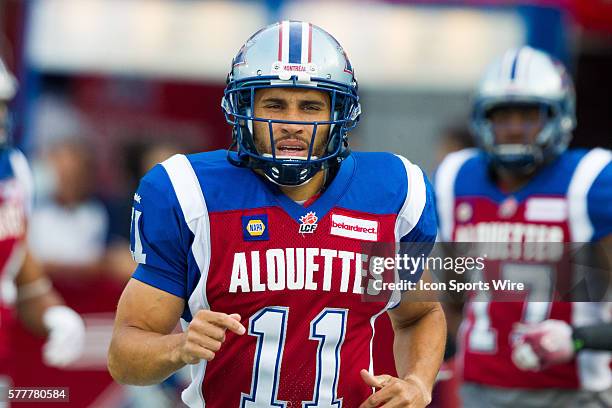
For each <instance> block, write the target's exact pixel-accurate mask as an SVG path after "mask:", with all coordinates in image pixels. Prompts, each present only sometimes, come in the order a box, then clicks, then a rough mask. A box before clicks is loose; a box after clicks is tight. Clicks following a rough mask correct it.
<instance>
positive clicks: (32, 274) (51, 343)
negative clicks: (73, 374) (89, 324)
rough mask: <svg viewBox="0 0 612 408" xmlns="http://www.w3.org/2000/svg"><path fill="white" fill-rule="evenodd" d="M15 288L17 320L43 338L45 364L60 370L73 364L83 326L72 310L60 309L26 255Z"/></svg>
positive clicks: (36, 266)
mask: <svg viewBox="0 0 612 408" xmlns="http://www.w3.org/2000/svg"><path fill="white" fill-rule="evenodd" d="M15 284H16V286H17V304H16V308H17V313H18V315H19V318H20V320H21V321H22V322H23V323H24V324H25V325H26V327H28V328H29V329H30V330H31V331H32V332H34V333H36V334H39V335H47V341H46V342H45V345H44V346H43V359H44V361H45V363H46V364H48V365H50V366H54V367H64V366H66V365H68V364H71V363H72V362H74V361H75V360H77V359H78V358H79V357H80V355H81V351H82V350H83V346H84V343H85V324H84V323H83V320H82V319H81V317H80V316H79V315H78V314H77V313H76V312H75V311H74V310H72V309H70V308H69V307H67V306H65V305H64V303H63V301H62V299H61V298H60V296H59V295H58V294H57V293H56V292H55V291H54V290H53V286H52V285H51V281H50V280H49V278H48V277H47V276H46V275H45V274H44V273H43V271H42V269H41V267H40V265H39V264H38V263H37V262H36V261H35V260H34V259H33V258H32V256H31V255H30V254H29V253H26V257H25V260H24V262H23V264H22V267H21V270H20V271H19V274H18V275H17V277H16V278H15Z"/></svg>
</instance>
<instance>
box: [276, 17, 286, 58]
mask: <svg viewBox="0 0 612 408" xmlns="http://www.w3.org/2000/svg"><path fill="white" fill-rule="evenodd" d="M283 25H285V22H284V21H281V23H280V24H279V25H278V60H279V61H282V60H283Z"/></svg>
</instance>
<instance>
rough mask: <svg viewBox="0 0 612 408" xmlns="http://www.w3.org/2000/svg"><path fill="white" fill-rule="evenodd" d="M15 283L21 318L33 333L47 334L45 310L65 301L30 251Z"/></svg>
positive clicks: (18, 311) (18, 310)
mask: <svg viewBox="0 0 612 408" xmlns="http://www.w3.org/2000/svg"><path fill="white" fill-rule="evenodd" d="M15 285H16V286H17V304H16V306H17V313H18V315H19V319H20V320H21V321H22V323H24V324H25V326H26V327H27V328H28V329H30V330H31V331H32V332H33V333H36V334H38V335H41V336H43V335H46V334H47V328H46V327H45V325H44V323H43V315H44V312H45V310H47V309H48V308H50V307H52V306H59V305H62V304H63V302H62V299H61V298H60V297H59V295H58V294H57V293H56V292H55V290H53V287H52V286H51V282H50V281H49V278H47V277H46V276H45V274H44V273H43V271H42V269H41V267H40V265H39V264H38V263H37V262H36V261H35V260H34V259H33V258H32V256H31V255H30V253H29V252H28V253H26V256H25V260H24V262H23V264H22V266H21V270H20V271H19V274H18V275H17V277H16V278H15Z"/></svg>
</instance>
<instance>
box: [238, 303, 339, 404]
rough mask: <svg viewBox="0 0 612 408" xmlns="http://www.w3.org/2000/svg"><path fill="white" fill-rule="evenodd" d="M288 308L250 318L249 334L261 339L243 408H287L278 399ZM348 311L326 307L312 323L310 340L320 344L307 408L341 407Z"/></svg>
mask: <svg viewBox="0 0 612 408" xmlns="http://www.w3.org/2000/svg"><path fill="white" fill-rule="evenodd" d="M288 316H289V308H288V307H281V306H275V307H265V308H263V309H261V310H260V311H258V312H257V313H255V314H254V315H253V316H251V318H250V319H249V331H248V333H249V335H251V336H255V337H257V347H256V349H255V357H254V359H253V375H252V379H251V392H250V394H248V395H247V394H244V393H243V394H242V398H241V403H240V406H241V408H254V407H270V406H272V407H285V406H286V402H285V401H280V400H278V398H277V394H278V382H279V378H280V371H281V361H282V357H283V349H284V346H285V338H286V332H287V318H288ZM347 316H348V310H346V309H336V308H325V309H323V310H322V311H321V313H319V314H318V315H317V317H315V318H314V319H313V320H312V321H311V322H310V337H309V339H310V340H315V341H318V342H319V346H318V348H317V355H316V361H317V374H316V378H315V384H314V390H313V397H312V400H310V401H304V402H302V407H303V408H332V407H333V408H340V407H341V406H342V398H338V395H337V389H338V375H339V373H340V349H341V348H342V344H343V343H344V337H345V335H346V319H347Z"/></svg>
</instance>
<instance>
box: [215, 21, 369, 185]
mask: <svg viewBox="0 0 612 408" xmlns="http://www.w3.org/2000/svg"><path fill="white" fill-rule="evenodd" d="M270 87H288V88H306V89H313V88H314V89H317V90H321V91H325V92H327V93H328V94H329V97H330V101H331V106H332V111H331V112H330V117H329V120H326V121H318V122H295V121H282V120H269V119H266V118H260V117H256V116H254V115H253V111H254V108H253V101H254V95H255V92H256V90H257V89H261V88H270ZM221 106H222V108H223V112H224V114H225V117H226V119H227V121H228V123H229V124H230V125H232V127H233V143H232V147H231V148H233V147H235V148H236V149H237V152H236V153H234V152H230V153H228V160H229V161H230V162H231V163H232V164H234V165H237V166H244V167H250V168H253V169H260V170H262V171H263V173H264V174H265V175H266V177H267V178H268V179H269V180H271V181H272V182H274V183H276V184H280V185H301V184H304V183H306V182H308V181H309V180H310V179H311V178H312V177H313V176H314V175H315V174H316V173H317V172H318V171H319V170H321V169H325V168H329V167H331V166H335V165H338V164H339V163H340V162H341V161H342V160H343V159H344V158H345V157H347V156H348V154H349V148H348V139H347V132H349V131H350V130H351V129H353V128H354V127H355V126H356V125H357V122H358V121H359V115H360V113H361V107H360V105H359V97H358V95H357V80H356V79H355V75H354V72H353V67H352V66H351V63H350V61H349V59H348V58H347V56H346V53H345V52H344V50H343V49H342V47H341V46H340V44H339V43H338V41H336V39H335V38H334V37H332V36H331V35H330V34H329V33H328V32H326V31H325V30H323V29H322V28H320V27H317V26H316V25H313V24H310V23H307V22H302V21H281V22H278V23H274V24H271V25H269V26H267V27H264V28H263V29H261V30H259V31H258V32H256V33H255V34H253V36H251V38H249V39H248V40H247V42H246V43H245V44H244V45H243V46H242V48H241V49H240V51H239V52H238V54H237V55H236V57H235V58H234V60H233V61H232V67H231V70H230V72H229V74H228V78H227V87H226V88H225V93H224V96H223V99H222V102H221ZM255 121H259V122H266V123H268V124H269V129H270V130H269V133H270V135H269V136H270V140H271V144H272V146H273V148H272V155H267V156H266V155H265V154H262V152H258V151H257V149H256V147H255V144H254V140H253V122H255ZM272 123H296V124H308V125H312V126H314V131H313V134H312V139H311V142H310V150H309V152H308V156H307V157H306V158H301V159H299V160H298V159H293V158H282V157H277V156H276V155H275V153H274V151H275V149H274V138H273V135H272ZM320 125H330V134H329V136H328V139H327V146H326V149H325V153H324V155H323V156H322V157H316V156H314V155H313V154H312V146H313V144H314V140H315V135H316V132H317V128H318V126H320ZM231 148H230V150H231Z"/></svg>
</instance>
